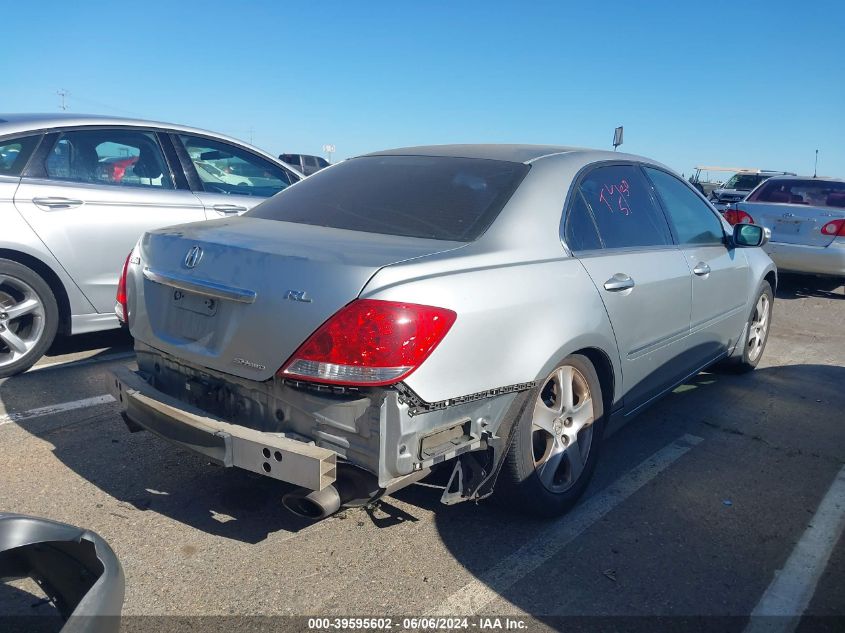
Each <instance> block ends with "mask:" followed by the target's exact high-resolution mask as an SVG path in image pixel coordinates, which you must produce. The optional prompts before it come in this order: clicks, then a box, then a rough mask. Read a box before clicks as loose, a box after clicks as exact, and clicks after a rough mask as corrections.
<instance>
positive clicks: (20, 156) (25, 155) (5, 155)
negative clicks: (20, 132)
mask: <svg viewBox="0 0 845 633" xmlns="http://www.w3.org/2000/svg"><path fill="white" fill-rule="evenodd" d="M39 138H41V136H40V135H35V136H24V137H20V138H14V139H6V140H4V141H0V176H20V175H21V171H23V168H24V166H25V165H26V162H27V161H28V160H29V157H30V156H31V155H32V152H33V150H34V149H35V147H36V145H38V139H39Z"/></svg>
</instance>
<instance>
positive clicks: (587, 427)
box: [531, 365, 595, 493]
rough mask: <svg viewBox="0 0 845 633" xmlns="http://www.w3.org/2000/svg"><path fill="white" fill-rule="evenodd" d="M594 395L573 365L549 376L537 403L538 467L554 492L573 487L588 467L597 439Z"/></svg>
mask: <svg viewBox="0 0 845 633" xmlns="http://www.w3.org/2000/svg"><path fill="white" fill-rule="evenodd" d="M594 421H595V416H594V413H593V398H592V394H591V393H590V386H589V383H588V382H587V379H586V378H585V377H584V375H583V374H582V373H581V372H580V371H578V369H576V368H575V367H573V366H571V365H564V366H562V367H559V368H558V369H556V370H555V371H554V372H553V373H552V374H551V376H549V377H548V378H547V379H546V382H545V384H544V385H543V387H542V389H541V390H540V394H539V395H538V396H537V400H536V402H535V404H534V414H533V417H532V420H531V423H532V424H531V445H532V450H533V454H534V469H535V471H536V472H537V475H538V476H539V478H540V481H541V482H542V483H543V485H544V486H545V487H546V489H548V490H549V491H550V492H554V493H560V492H564V491H566V490H568V489H569V488H571V487H572V486H573V485H574V484H575V482H577V481H578V478H579V477H580V476H581V473H582V472H583V470H584V465H585V464H586V463H587V458H588V456H589V454H590V447H591V446H592V443H593V442H592V441H593V426H592V425H593V422H594Z"/></svg>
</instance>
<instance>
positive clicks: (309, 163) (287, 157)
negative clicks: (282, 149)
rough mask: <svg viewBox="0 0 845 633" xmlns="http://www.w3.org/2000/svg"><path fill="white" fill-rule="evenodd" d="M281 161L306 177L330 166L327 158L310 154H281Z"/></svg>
mask: <svg viewBox="0 0 845 633" xmlns="http://www.w3.org/2000/svg"><path fill="white" fill-rule="evenodd" d="M279 160H280V161H282V162H283V163H285V164H286V165H290V166H291V167H293V168H294V169H296V170H297V171H299V172H300V173H303V174H305V175H306V176H310V175H311V174H315V173H317V172H318V171H320V170H321V169H323V168H324V167H328V166H329V164H330V163H329V161H327V160H326V159H325V158H322V157H320V156H312V155H310V154H279Z"/></svg>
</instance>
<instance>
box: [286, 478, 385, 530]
mask: <svg viewBox="0 0 845 633" xmlns="http://www.w3.org/2000/svg"><path fill="white" fill-rule="evenodd" d="M338 471H339V472H338V478H337V480H336V481H335V482H334V483H333V484H331V485H330V486H326V487H325V488H323V489H322V490H309V489H308V488H297V489H296V490H292V491H291V492H289V493H287V494H286V495H285V496H283V497H282V505H283V506H285V507H286V508H287V509H288V510H290V511H291V512H293V513H294V514H296V515H298V516H301V517H304V518H306V519H311V520H313V521H319V520H320V519H325V518H326V517H329V516H331V515H333V514H334V513H335V512H337V511H338V510H340V508H341V507H342V506H362V505H366V504H367V503H368V502H369V501H370V500H371V499H373V498H374V497H376V496H377V495H378V494H379V492H380V490H379V488H378V482H377V480H376V478H375V477H374V476H373V475H371V474H370V473H367V472H365V471H363V470H361V469H360V468H356V467H353V466H350V465H345V466H344V467H343V468H341V469H338Z"/></svg>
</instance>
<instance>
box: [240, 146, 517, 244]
mask: <svg viewBox="0 0 845 633" xmlns="http://www.w3.org/2000/svg"><path fill="white" fill-rule="evenodd" d="M528 170H529V167H528V166H527V165H524V164H522V163H513V162H508V161H499V160H482V159H475V158H451V157H444V156H364V157H361V158H353V159H351V160H347V161H344V162H342V163H338V164H337V165H335V166H334V167H332V168H331V169H324V170H321V171H318V172H317V173H315V174H314V175H313V176H309V177H308V178H306V179H305V180H303V181H302V182H301V183H299V184H298V185H297V186H296V187H291V188H290V189H288V190H287V191H284V192H282V193H281V194H279V195H278V196H276V197H274V198H272V199H270V200H267V201H266V202H263V203H261V204H260V205H258V206H257V207H255V208H254V209H252V210H251V211H248V212H247V213H246V215H248V216H250V217H254V218H263V219H266V220H279V221H282V222H297V223H299V224H312V225H316V226H326V227H332V228H337V229H348V230H351V231H365V232H367V233H383V234H387V235H404V236H409V237H420V238H431V239H439V240H454V241H459V242H471V241H473V240H475V239H477V238H478V236H480V235H481V234H482V233H483V232H484V231H485V230H486V229H487V227H488V226H490V224H492V222H493V221H494V220H495V219H496V217H497V216H498V215H499V212H500V211H501V210H502V208H503V207H504V205H505V203H506V202H507V201H508V199H510V197H511V195H512V194H513V192H514V191H516V188H517V187H518V186H519V183H520V182H522V179H523V178H524V177H525V174H526V173H527V172H528Z"/></svg>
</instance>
